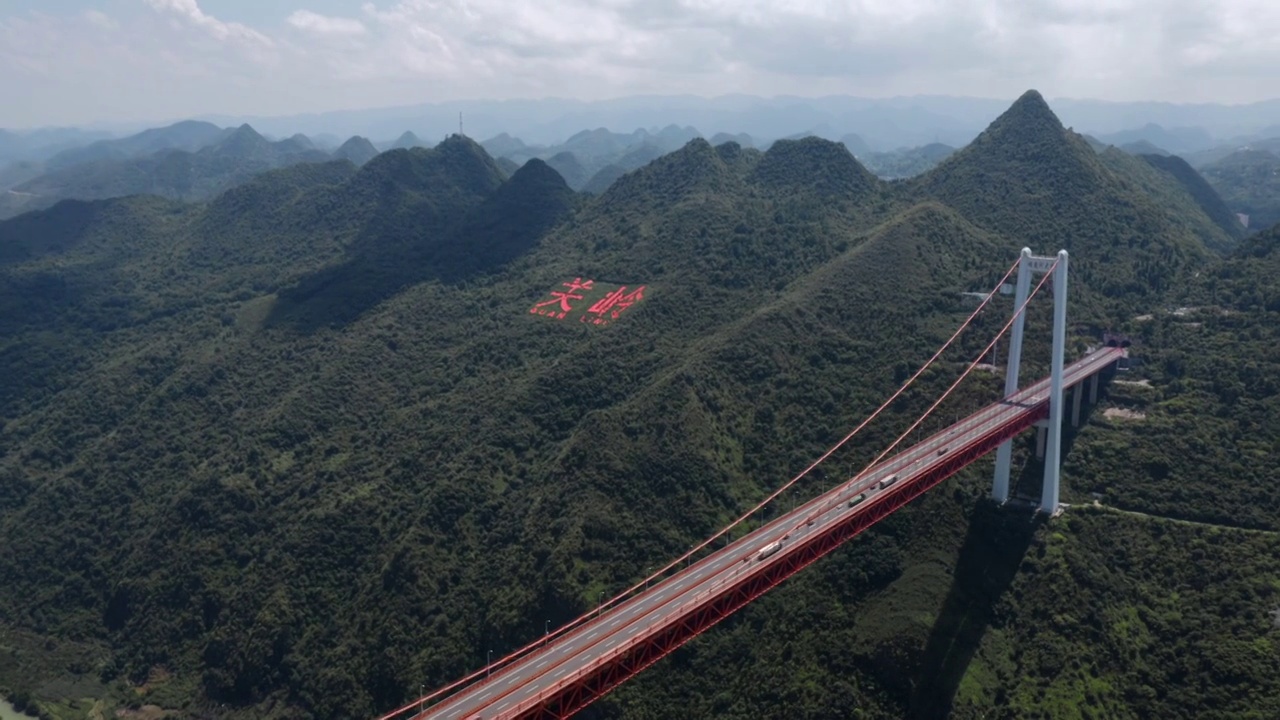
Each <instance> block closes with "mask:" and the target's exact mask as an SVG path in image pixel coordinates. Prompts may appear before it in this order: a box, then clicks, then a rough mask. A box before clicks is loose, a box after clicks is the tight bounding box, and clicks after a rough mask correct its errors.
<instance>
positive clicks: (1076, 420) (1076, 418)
mask: <svg viewBox="0 0 1280 720" xmlns="http://www.w3.org/2000/svg"><path fill="white" fill-rule="evenodd" d="M1094 377H1097V376H1096V375H1095V376H1094ZM1083 399H1084V383H1080V384H1079V385H1076V387H1075V389H1074V390H1072V391H1071V427H1080V401H1081V400H1083Z"/></svg>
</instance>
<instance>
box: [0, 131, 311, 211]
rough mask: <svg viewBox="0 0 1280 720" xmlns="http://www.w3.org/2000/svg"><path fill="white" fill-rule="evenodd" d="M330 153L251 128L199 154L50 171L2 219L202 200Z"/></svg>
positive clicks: (17, 196) (12, 196) (15, 197)
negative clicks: (89, 203)
mask: <svg viewBox="0 0 1280 720" xmlns="http://www.w3.org/2000/svg"><path fill="white" fill-rule="evenodd" d="M329 159H330V157H329V155H328V153H325V152H322V151H319V150H315V149H314V147H310V146H309V143H305V144H304V143H300V142H299V141H297V140H296V139H293V138H290V139H286V140H282V141H279V142H276V143H273V142H271V141H269V140H267V139H266V138H264V137H262V136H261V135H259V134H258V133H257V132H256V131H255V130H254V129H253V128H251V127H249V126H248V125H242V126H241V127H239V128H237V129H235V130H234V131H232V132H230V133H229V134H227V135H225V137H223V138H222V139H221V140H219V141H218V142H216V143H214V144H212V145H208V146H206V147H204V148H202V149H200V150H198V151H196V152H187V151H184V150H163V151H160V152H158V153H154V154H152V155H148V156H145V157H142V158H127V159H108V160H99V161H91V162H87V163H82V164H79V165H71V166H69V167H65V168H63V169H60V170H54V171H52V172H47V173H45V174H43V175H41V176H39V177H37V178H34V179H32V180H28V181H26V182H24V183H21V184H19V185H16V186H14V187H12V188H10V189H9V192H8V196H9V198H8V199H9V201H10V202H9V203H8V204H6V205H0V210H2V211H3V214H2V216H3V217H11V216H13V215H16V214H18V213H20V212H26V211H29V210H35V209H40V208H45V207H50V206H52V205H53V204H54V203H56V202H58V201H59V200H63V199H68V198H74V199H78V200H96V199H102V198H109V197H122V196H125V195H136V194H152V195H160V196H163V197H169V198H174V199H182V200H204V199H208V198H211V197H213V196H214V195H216V194H217V193H219V192H222V191H223V190H226V189H227V188H230V187H233V186H235V185H238V184H240V183H242V182H244V181H246V180H248V179H249V178H251V177H253V176H254V175H256V174H258V173H261V172H264V171H266V170H272V169H275V168H279V167H285V166H288V165H293V164H297V163H303V162H323V161H326V160H329Z"/></svg>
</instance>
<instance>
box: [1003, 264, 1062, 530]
mask: <svg viewBox="0 0 1280 720" xmlns="http://www.w3.org/2000/svg"><path fill="white" fill-rule="evenodd" d="M1047 272H1052V273H1053V351H1052V352H1053V357H1052V359H1051V362H1050V365H1051V370H1050V374H1049V378H1050V380H1049V421H1048V429H1047V433H1048V437H1047V441H1046V447H1045V454H1044V485H1043V489H1042V491H1041V493H1040V509H1041V510H1042V511H1044V512H1045V513H1048V514H1053V513H1054V512H1055V511H1057V509H1058V488H1059V481H1060V479H1061V474H1062V415H1063V407H1062V369H1063V365H1064V357H1065V355H1066V344H1067V251H1066V250H1061V251H1059V252H1058V256H1057V257H1037V256H1034V255H1032V254H1031V249H1030V248H1025V247H1024V248H1022V255H1021V257H1020V258H1019V259H1018V280H1017V285H1016V288H1015V291H1014V301H1013V302H1014V305H1013V306H1014V308H1022V307H1023V305H1024V304H1025V303H1026V301H1027V295H1028V293H1029V292H1030V289H1031V276H1032V275H1033V274H1035V273H1047ZM1025 326H1026V313H1025V312H1022V313H1020V314H1019V315H1018V316H1017V317H1016V318H1015V319H1014V321H1013V337H1012V338H1011V339H1010V342H1009V367H1008V370H1007V371H1006V372H1005V376H1004V395H1005V397H1006V398H1007V397H1009V396H1011V395H1013V394H1014V393H1016V392H1018V369H1019V366H1020V365H1021V364H1022V334H1023V329H1024V327H1025ZM1077 392H1079V391H1077ZM1012 459H1013V440H1012V439H1010V440H1006V441H1004V442H1003V443H1001V444H1000V446H999V447H998V448H997V449H996V473H995V478H994V479H993V480H992V483H991V497H992V498H993V499H995V501H996V502H1000V503H1003V502H1006V501H1008V499H1009V466H1010V464H1011V462H1012Z"/></svg>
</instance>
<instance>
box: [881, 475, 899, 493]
mask: <svg viewBox="0 0 1280 720" xmlns="http://www.w3.org/2000/svg"><path fill="white" fill-rule="evenodd" d="M896 482H898V476H897V475H890V476H889V477H887V478H885V479H883V480H881V481H880V485H879V486H878V487H879V488H880V489H881V490H883V489H885V488H887V487H889V486H890V485H892V484H894V483H896Z"/></svg>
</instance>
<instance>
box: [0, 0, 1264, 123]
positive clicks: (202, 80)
mask: <svg viewBox="0 0 1280 720" xmlns="http://www.w3.org/2000/svg"><path fill="white" fill-rule="evenodd" d="M296 1H297V2H298V3H299V4H302V5H305V4H306V0H296ZM206 5H207V3H206ZM136 8H139V9H136V10H134V11H132V12H130V11H129V10H128V9H127V8H126V9H122V10H120V11H119V12H115V11H113V14H112V15H111V16H107V15H106V14H104V13H102V12H99V11H93V10H91V11H86V12H82V13H80V14H79V15H75V16H59V15H57V14H56V13H52V12H50V11H42V12H34V11H25V10H24V11H4V10H0V92H2V93H4V94H5V95H6V96H10V97H15V96H16V97H23V96H25V95H24V94H31V93H36V94H37V95H38V96H39V97H42V98H46V101H45V104H44V105H41V104H40V103H36V102H34V101H33V102H31V103H24V106H28V107H30V108H31V110H30V112H32V113H38V112H40V111H41V110H40V108H42V107H47V108H54V107H79V106H80V98H78V97H77V96H76V95H75V93H76V92H80V90H78V88H81V87H82V85H83V78H85V77H96V78H98V85H99V86H101V87H103V88H111V89H114V90H116V92H115V93H107V92H105V91H103V92H101V94H102V96H103V99H102V100H101V101H99V102H97V103H96V104H94V105H92V106H84V108H83V109H82V110H81V112H83V113H86V114H87V113H91V112H101V113H107V114H122V113H125V112H129V113H130V114H133V113H137V112H145V113H148V114H150V115H151V116H181V115H190V114H197V113H202V112H219V111H225V112H241V113H253V112H260V113H283V112H289V111H292V110H306V111H311V110H320V109H325V108H332V107H335V106H343V105H346V106H352V105H354V104H357V103H359V104H364V105H391V104H405V103H413V102H420V101H438V100H447V99H456V98H480V97H537V96H561V97H566V96H567V97H580V98H588V99H589V98H597V97H616V96H619V95H627V94H635V93H659V94H676V93H693V94H699V95H719V94H726V93H753V94H761V95H773V94H797V95H817V94H830V93H840V94H853V95H863V96H868V95H870V96H883V95H910V94H930V93H932V94H950V95H980V96H987V97H1006V98H1011V97H1015V96H1016V95H1018V94H1019V93H1021V92H1022V91H1023V90H1025V89H1027V88H1028V87H1035V88H1037V89H1039V90H1041V91H1042V92H1043V93H1045V94H1046V95H1047V96H1049V97H1055V96H1073V97H1094V98H1103V99H1117V100H1119V99H1153V100H1174V101H1214V100H1217V101H1248V100H1255V99H1259V98H1261V97H1268V96H1271V97H1274V96H1280V75H1277V74H1276V73H1274V71H1273V70H1272V68H1274V67H1277V66H1280V3H1277V2H1275V1H1274V0H963V1H957V0H788V1H787V2H779V1H778V0H537V1H536V2H532V1H530V0H374V1H373V2H365V3H364V4H363V5H362V6H360V8H359V9H358V10H353V11H352V14H351V15H350V16H346V17H339V16H334V15H325V14H321V13H320V12H318V11H317V10H316V9H310V8H306V7H301V8H295V9H293V10H291V11H290V12H288V13H281V14H280V15H278V16H277V18H276V19H275V20H274V21H265V22H259V23H257V24H255V26H253V27H250V26H249V25H246V24H242V23H237V22H231V21H226V20H223V19H220V18H218V17H215V16H213V15H210V14H208V13H206V12H205V10H204V9H202V6H201V4H199V3H198V1H197V0H144V1H143V2H139V3H137V5H136ZM317 9H318V8H317ZM6 12H7V14H6ZM113 28H114V30H113ZM59 48H61V49H72V50H71V51H65V52H64V51H55V50H54V49H59ZM73 58H74V60H73ZM37 76H39V77H40V78H41V81H40V84H39V86H38V87H37V85H36V83H35V81H34V80H33V79H32V78H35V77H37ZM24 83H25V84H24ZM181 83H198V86H196V87H193V88H190V89H188V88H187V87H186V86H185V85H182V86H181V87H179V85H177V84H181ZM135 84H136V86H137V88H136V92H135V93H134V95H130V94H129V92H125V90H124V89H125V88H132V87H133V86H134V85H135ZM96 87H97V86H95V96H96V95H97V94H99V93H98V91H97V90H96ZM156 88H164V92H156ZM127 97H133V98H134V99H133V100H127V99H126V98H127ZM56 98H63V99H62V100H60V101H55V99H56Z"/></svg>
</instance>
